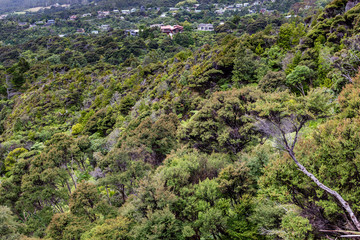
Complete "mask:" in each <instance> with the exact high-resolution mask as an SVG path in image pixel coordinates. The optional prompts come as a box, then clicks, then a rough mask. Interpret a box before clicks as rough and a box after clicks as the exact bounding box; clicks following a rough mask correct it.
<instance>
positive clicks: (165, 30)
mask: <svg viewBox="0 0 360 240" xmlns="http://www.w3.org/2000/svg"><path fill="white" fill-rule="evenodd" d="M160 30H161V32H162V33H166V34H170V33H172V34H176V33H178V32H182V31H183V30H184V27H183V26H180V25H174V26H170V25H166V26H161V28H160Z"/></svg>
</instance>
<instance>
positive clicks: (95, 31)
mask: <svg viewBox="0 0 360 240" xmlns="http://www.w3.org/2000/svg"><path fill="white" fill-rule="evenodd" d="M91 34H99V31H97V30H94V31H91Z"/></svg>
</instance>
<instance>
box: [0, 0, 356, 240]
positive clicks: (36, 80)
mask: <svg viewBox="0 0 360 240" xmlns="http://www.w3.org/2000/svg"><path fill="white" fill-rule="evenodd" d="M359 13H360V4H357V2H352V1H347V0H335V1H333V2H331V3H330V4H328V5H327V6H326V7H325V8H324V9H320V8H319V9H316V12H315V13H313V12H312V13H311V14H309V12H306V11H304V12H303V13H302V14H303V16H300V15H299V16H298V17H289V18H285V17H284V16H282V15H281V14H280V13H277V12H275V13H274V14H254V15H246V16H236V15H235V16H224V24H221V25H220V24H219V25H218V26H216V28H215V32H214V33H213V32H200V31H194V30H193V27H192V26H191V25H190V24H188V23H186V22H185V24H183V25H184V31H183V32H182V33H178V34H175V35H174V36H173V38H170V37H169V36H168V35H166V34H164V33H161V31H160V29H158V28H149V27H146V26H142V27H141V28H140V29H141V31H140V32H139V35H138V36H129V35H128V34H125V33H124V30H121V29H119V28H116V29H110V30H109V31H107V32H103V33H100V34H98V35H86V34H69V35H68V36H65V37H59V36H57V34H49V35H48V34H47V33H46V34H43V33H42V32H41V31H39V35H38V36H33V37H31V38H30V37H29V36H28V35H26V32H25V33H24V31H25V30H23V29H20V28H18V29H16V30H13V32H12V33H13V34H14V35H13V36H14V41H13V42H12V44H6V45H5V44H4V45H3V46H2V47H0V142H1V144H0V174H1V178H0V229H1V230H0V238H1V239H54V240H55V239H56V240H57V239H80V240H84V239H299V240H300V239H329V238H336V237H338V235H339V234H338V233H337V232H330V233H328V232H324V231H322V230H347V231H350V230H353V231H360V229H359V226H358V225H357V221H356V219H357V218H360V205H359V201H358V199H359V198H360V192H359V190H358V189H359V184H360V174H359V170H358V169H359V168H360V165H359V161H358V152H359V150H360V139H359V131H360V129H359V128H360V122H359V121H360V116H359V114H360V107H359V106H360V104H359V102H360V98H359V93H360V75H359V73H358V67H359V66H360V41H359V37H358V34H359V16H360V15H359ZM177 17H179V19H180V17H181V16H176V15H174V19H177ZM174 19H173V21H175V20H174ZM201 20H203V19H201ZM80 23H83V22H80ZM182 23H184V21H182V22H181V24H182ZM186 24H188V25H186ZM1 26H2V27H3V25H1ZM50 29H51V28H50ZM54 29H56V28H54ZM42 30H44V29H42ZM0 31H3V32H5V31H6V30H5V29H4V28H0ZM21 34H25V35H26V36H27V37H29V38H30V39H28V40H29V41H20V40H19V39H17V37H18V36H21ZM2 37H3V38H4V40H3V41H5V39H7V40H6V41H10V40H11V38H10V37H6V36H2ZM8 43H10V42H8ZM302 167H303V168H302ZM304 169H305V170H304ZM314 179H316V180H317V181H318V182H317V181H315V180H314ZM321 184H323V185H321ZM322 186H325V187H322ZM328 189H330V190H331V191H330V190H328ZM334 192H336V194H338V195H336V194H335V193H334ZM339 196H340V197H339ZM342 200H343V201H344V202H346V204H348V205H346V204H345V205H344V202H342ZM344 206H346V207H344ZM351 213H353V214H354V215H351Z"/></svg>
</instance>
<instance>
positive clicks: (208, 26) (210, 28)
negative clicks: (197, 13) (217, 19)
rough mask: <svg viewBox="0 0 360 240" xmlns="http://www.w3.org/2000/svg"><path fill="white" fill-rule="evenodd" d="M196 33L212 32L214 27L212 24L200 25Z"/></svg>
mask: <svg viewBox="0 0 360 240" xmlns="http://www.w3.org/2000/svg"><path fill="white" fill-rule="evenodd" d="M197 30H198V31H209V32H210V31H214V26H213V25H212V24H205V23H200V24H199V25H198V28H197Z"/></svg>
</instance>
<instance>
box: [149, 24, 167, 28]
mask: <svg viewBox="0 0 360 240" xmlns="http://www.w3.org/2000/svg"><path fill="white" fill-rule="evenodd" d="M162 26H164V24H153V25H150V28H161V27H162Z"/></svg>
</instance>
